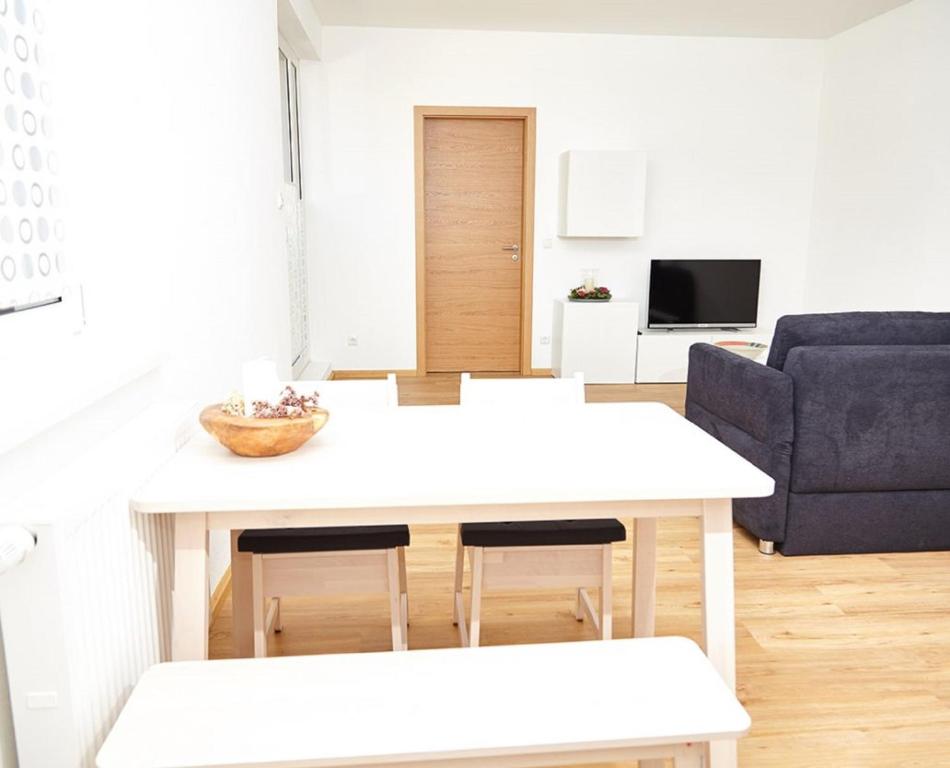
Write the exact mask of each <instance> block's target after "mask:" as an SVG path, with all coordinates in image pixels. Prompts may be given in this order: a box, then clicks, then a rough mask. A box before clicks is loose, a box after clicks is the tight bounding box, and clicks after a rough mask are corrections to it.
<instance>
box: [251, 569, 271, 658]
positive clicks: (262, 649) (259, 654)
mask: <svg viewBox="0 0 950 768" xmlns="http://www.w3.org/2000/svg"><path fill="white" fill-rule="evenodd" d="M251 600H252V601H253V607H254V657H255V658H258V659H260V658H263V657H265V656H267V626H266V623H267V620H266V618H265V616H264V558H263V557H262V556H261V555H253V556H252V557H251Z"/></svg>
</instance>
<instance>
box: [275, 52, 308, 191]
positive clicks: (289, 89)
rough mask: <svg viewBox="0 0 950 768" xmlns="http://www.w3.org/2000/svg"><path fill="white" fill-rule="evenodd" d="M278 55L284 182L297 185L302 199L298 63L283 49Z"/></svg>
mask: <svg viewBox="0 0 950 768" xmlns="http://www.w3.org/2000/svg"><path fill="white" fill-rule="evenodd" d="M278 55H279V62H278V63H279V66H280V123H281V135H282V137H283V158H284V182H285V183H286V184H292V185H293V186H294V187H296V189H297V195H298V196H299V197H300V198H301V199H302V198H303V190H302V189H301V185H300V139H299V132H300V117H299V115H298V114H297V65H296V64H295V63H294V62H292V61H290V60H288V58H287V56H286V55H284V52H283V51H279V52H278Z"/></svg>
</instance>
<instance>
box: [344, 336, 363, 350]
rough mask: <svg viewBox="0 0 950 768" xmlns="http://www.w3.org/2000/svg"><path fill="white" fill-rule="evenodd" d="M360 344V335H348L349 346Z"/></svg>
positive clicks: (347, 344)
mask: <svg viewBox="0 0 950 768" xmlns="http://www.w3.org/2000/svg"><path fill="white" fill-rule="evenodd" d="M359 345H360V337H359V336H347V337H346V346H348V347H358V346H359Z"/></svg>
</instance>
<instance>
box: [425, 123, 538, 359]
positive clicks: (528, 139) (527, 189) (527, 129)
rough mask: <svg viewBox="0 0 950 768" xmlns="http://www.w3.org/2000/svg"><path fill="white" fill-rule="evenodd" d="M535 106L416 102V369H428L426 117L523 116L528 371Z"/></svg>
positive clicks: (523, 310) (523, 316)
mask: <svg viewBox="0 0 950 768" xmlns="http://www.w3.org/2000/svg"><path fill="white" fill-rule="evenodd" d="M536 113H537V110H536V109H535V108H534V107H414V131H415V136H414V145H415V152H414V154H415V195H416V375H417V376H425V375H426V224H425V218H426V217H425V188H424V187H425V121H426V119H427V118H453V117H454V118H468V119H482V120H521V122H522V124H523V126H524V133H523V134H522V135H523V140H522V180H521V181H522V185H521V197H522V200H521V241H522V242H521V375H522V376H530V375H531V374H532V369H531V307H532V303H533V301H532V299H533V296H534V157H535V132H536Z"/></svg>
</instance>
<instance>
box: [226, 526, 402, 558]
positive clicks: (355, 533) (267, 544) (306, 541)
mask: <svg viewBox="0 0 950 768" xmlns="http://www.w3.org/2000/svg"><path fill="white" fill-rule="evenodd" d="M408 546H409V526H408V525H359V526H342V527H337V528H262V529H260V530H254V531H251V530H249V531H244V533H242V534H241V535H240V536H238V551H239V552H253V553H254V554H257V555H275V554H284V553H287V552H346V551H353V550H360V549H393V548H394V547H408Z"/></svg>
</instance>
